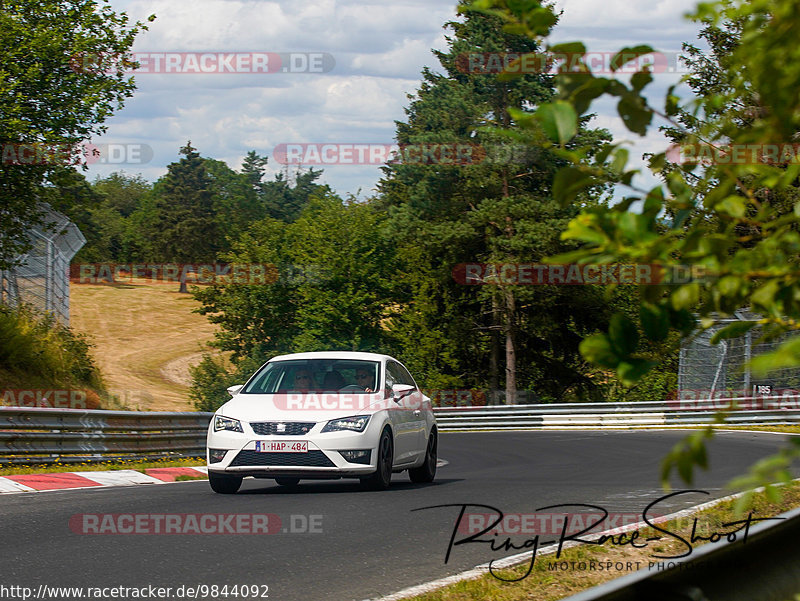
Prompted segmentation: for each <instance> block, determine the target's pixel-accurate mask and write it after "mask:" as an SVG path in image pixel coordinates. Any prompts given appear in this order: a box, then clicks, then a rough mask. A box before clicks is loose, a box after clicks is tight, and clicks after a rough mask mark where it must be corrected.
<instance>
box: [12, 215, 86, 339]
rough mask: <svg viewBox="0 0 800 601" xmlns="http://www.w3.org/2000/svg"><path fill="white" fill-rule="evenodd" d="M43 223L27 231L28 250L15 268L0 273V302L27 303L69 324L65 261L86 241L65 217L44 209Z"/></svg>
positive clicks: (67, 277) (16, 304) (66, 266)
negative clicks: (28, 238) (29, 245)
mask: <svg viewBox="0 0 800 601" xmlns="http://www.w3.org/2000/svg"><path fill="white" fill-rule="evenodd" d="M43 209H44V213H45V216H44V224H45V225H43V226H37V227H35V228H32V229H31V231H30V234H29V236H30V240H31V244H32V245H33V246H32V248H31V249H30V250H29V251H28V252H27V253H26V254H24V255H22V256H21V257H19V258H18V259H17V260H16V261H15V263H16V267H14V268H13V269H9V270H5V271H3V270H0V302H2V303H3V304H6V305H9V306H12V307H16V306H18V305H19V304H27V305H30V306H31V307H33V308H34V309H36V310H38V311H41V312H47V313H51V314H53V315H55V316H56V318H57V319H58V320H59V321H60V322H61V323H63V324H64V325H69V262H70V261H71V260H72V257H74V256H75V254H76V253H77V252H78V251H79V250H80V248H81V247H82V246H83V245H84V243H85V242H86V238H84V237H83V234H82V233H81V231H80V230H79V229H78V226H76V225H75V224H74V223H72V222H71V221H70V220H69V219H68V218H67V217H65V216H64V215H62V214H61V213H58V212H56V211H54V210H52V209H51V208H50V207H49V206H44V207H43Z"/></svg>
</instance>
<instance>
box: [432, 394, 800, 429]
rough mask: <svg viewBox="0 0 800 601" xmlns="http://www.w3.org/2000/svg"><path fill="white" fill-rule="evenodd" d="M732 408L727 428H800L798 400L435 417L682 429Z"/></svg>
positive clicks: (459, 411)
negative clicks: (776, 426)
mask: <svg viewBox="0 0 800 601" xmlns="http://www.w3.org/2000/svg"><path fill="white" fill-rule="evenodd" d="M731 406H733V408H732V409H730V410H729V411H728V412H727V414H726V416H725V423H726V424H729V425H747V426H764V425H793V424H800V401H798V399H797V398H796V397H791V398H790V399H789V400H787V398H785V397H758V398H755V399H754V398H738V399H711V400H697V401H695V400H683V401H677V400H676V401H648V402H638V403H562V404H549V405H490V406H483V407H439V408H436V409H435V410H434V412H435V413H436V421H437V422H438V424H439V429H440V430H441V431H447V430H488V429H491V430H525V429H528V430H541V429H551V428H552V429H560V430H561V429H585V428H592V429H611V428H652V427H659V428H682V427H687V426H702V425H707V424H712V423H714V422H715V421H716V420H717V417H718V415H719V413H720V411H722V410H723V409H725V408H727V407H731ZM754 406H758V407H760V408H752V407H754Z"/></svg>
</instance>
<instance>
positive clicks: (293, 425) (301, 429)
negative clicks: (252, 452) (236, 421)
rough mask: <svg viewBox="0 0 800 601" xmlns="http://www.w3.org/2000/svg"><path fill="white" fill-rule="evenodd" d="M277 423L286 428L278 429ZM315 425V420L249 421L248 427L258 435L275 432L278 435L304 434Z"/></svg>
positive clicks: (267, 434)
mask: <svg viewBox="0 0 800 601" xmlns="http://www.w3.org/2000/svg"><path fill="white" fill-rule="evenodd" d="M278 424H283V425H284V426H286V429H285V430H284V431H283V432H279V431H278ZM315 425H316V423H315V422H251V423H250V427H251V428H253V432H255V433H256V434H258V435H259V436H269V435H272V434H277V435H279V436H284V435H285V436H304V435H305V434H308V432H309V430H311V428H313V427H314V426H315Z"/></svg>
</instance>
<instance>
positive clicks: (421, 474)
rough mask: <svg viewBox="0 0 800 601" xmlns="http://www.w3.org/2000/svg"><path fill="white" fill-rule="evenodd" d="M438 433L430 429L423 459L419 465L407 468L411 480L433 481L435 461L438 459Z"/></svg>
mask: <svg viewBox="0 0 800 601" xmlns="http://www.w3.org/2000/svg"><path fill="white" fill-rule="evenodd" d="M438 450H439V435H438V433H437V432H436V430H432V431H431V435H430V437H429V438H428V446H427V448H426V449H425V461H423V462H422V465H421V466H419V467H414V468H411V469H410V470H408V477H409V478H411V481H412V482H417V483H422V482H433V479H434V478H435V477H436V461H437V459H438V457H437V455H438Z"/></svg>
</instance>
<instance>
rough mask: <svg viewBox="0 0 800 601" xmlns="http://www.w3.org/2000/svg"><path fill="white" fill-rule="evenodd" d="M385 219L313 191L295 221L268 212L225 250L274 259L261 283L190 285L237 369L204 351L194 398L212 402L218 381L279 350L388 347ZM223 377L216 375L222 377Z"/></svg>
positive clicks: (245, 259) (234, 256) (220, 391)
mask: <svg viewBox="0 0 800 601" xmlns="http://www.w3.org/2000/svg"><path fill="white" fill-rule="evenodd" d="M385 222H386V218H385V215H383V213H382V212H381V211H378V210H376V209H375V207H374V206H372V204H370V203H358V202H353V201H349V202H342V200H341V199H340V198H338V197H336V196H335V195H332V194H327V195H325V196H315V197H311V198H310V199H309V201H308V203H307V205H306V208H305V209H304V210H303V211H302V212H301V213H300V215H299V217H298V218H297V219H296V220H295V221H294V222H293V223H289V224H286V223H284V222H283V221H280V220H277V219H273V218H270V217H268V218H265V219H264V220H262V221H260V222H258V223H256V224H254V225H253V226H252V227H251V228H250V229H249V230H248V231H247V232H245V233H244V234H243V235H242V236H241V237H240V238H239V239H238V240H236V241H235V242H234V244H233V249H232V251H231V252H230V253H227V254H223V257H224V258H225V259H226V260H228V261H230V262H232V263H237V264H267V265H272V266H273V267H274V271H273V274H272V278H271V281H270V282H268V283H267V284H250V285H246V284H242V283H239V284H237V283H229V284H225V285H215V286H209V287H206V288H203V289H199V290H196V291H195V292H194V294H195V297H196V298H197V299H199V300H200V301H201V303H202V307H201V309H200V312H201V313H203V314H206V315H208V316H209V320H210V321H211V322H213V323H217V324H219V325H220V331H219V333H218V334H216V340H215V342H214V346H216V347H217V348H219V349H220V350H223V351H230V352H231V354H232V358H231V360H232V362H233V364H234V368H235V369H234V372H233V373H232V374H229V375H227V376H224V377H223V376H222V374H228V370H226V369H225V367H224V366H223V365H222V364H221V363H220V362H218V361H216V362H215V361H214V360H213V359H212V358H210V357H208V358H206V359H205V360H204V361H203V363H202V364H201V365H200V366H199V367H198V369H197V370H195V372H194V379H193V386H192V395H193V397H192V398H194V399H195V402H196V405H197V406H198V407H203V408H211V407H214V408H215V407H217V406H219V404H221V403H222V402H224V400H225V395H224V386H221V385H219V384H216V385H214V386H212V387H210V388H209V383H210V382H211V381H217V382H219V381H223V382H230V383H234V382H235V381H236V380H237V378H238V379H241V378H244V377H246V376H248V375H249V373H251V371H252V369H254V368H255V367H256V366H258V365H260V364H261V363H263V362H264V361H266V360H267V359H269V358H271V357H273V356H275V355H277V354H281V353H288V352H302V351H313V350H365V351H374V352H380V351H388V350H390V348H391V338H390V335H389V332H388V331H387V329H386V328H385V327H384V320H385V319H386V318H387V317H388V316H389V315H390V314H391V310H392V308H391V304H392V296H391V294H390V288H391V286H392V277H393V275H394V266H393V257H394V243H393V240H392V239H390V238H389V237H388V236H387V230H386V228H385ZM220 378H221V380H220Z"/></svg>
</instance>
